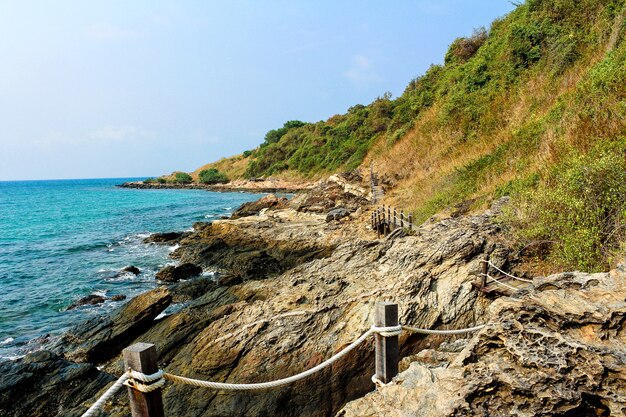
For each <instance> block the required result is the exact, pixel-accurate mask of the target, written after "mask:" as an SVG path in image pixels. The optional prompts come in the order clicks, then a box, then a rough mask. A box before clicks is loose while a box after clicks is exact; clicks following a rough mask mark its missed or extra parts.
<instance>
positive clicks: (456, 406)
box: [0, 175, 626, 417]
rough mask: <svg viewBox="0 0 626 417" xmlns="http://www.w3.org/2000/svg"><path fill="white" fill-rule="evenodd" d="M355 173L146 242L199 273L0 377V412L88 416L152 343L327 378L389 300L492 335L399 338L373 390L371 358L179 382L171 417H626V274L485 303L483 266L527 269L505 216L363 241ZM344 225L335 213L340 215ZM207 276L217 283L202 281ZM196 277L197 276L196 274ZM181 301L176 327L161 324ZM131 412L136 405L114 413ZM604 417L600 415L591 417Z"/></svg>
mask: <svg viewBox="0 0 626 417" xmlns="http://www.w3.org/2000/svg"><path fill="white" fill-rule="evenodd" d="M368 198H369V196H368V193H367V191H366V189H365V188H364V187H363V186H362V179H361V178H359V177H358V176H356V177H355V176H349V175H345V176H333V177H331V178H330V179H329V180H327V181H324V182H320V183H318V184H316V185H315V186H313V187H311V188H310V189H308V190H307V192H306V193H301V194H298V195H296V196H295V197H294V198H292V199H291V200H286V199H282V198H280V197H275V196H267V197H264V198H263V199H261V200H259V201H257V202H255V203H247V204H246V205H244V206H242V207H241V208H240V209H239V210H238V211H236V212H235V214H234V215H233V216H232V217H231V218H230V219H224V220H217V221H214V222H212V223H196V224H194V227H193V231H188V232H182V233H171V234H162V235H158V236H152V237H150V238H148V242H150V243H149V244H162V243H167V244H172V243H177V244H178V249H177V250H176V251H174V252H173V253H172V257H173V258H174V259H175V260H177V261H178V262H179V266H180V267H182V266H184V265H192V266H194V267H195V269H194V268H191V267H190V266H186V267H185V268H183V269H184V271H181V273H182V272H185V273H186V274H187V275H181V276H179V278H180V277H182V276H184V278H183V279H182V280H180V279H176V276H177V274H176V272H175V271H174V270H168V271H167V276H168V277H172V278H171V279H169V278H168V279H167V280H166V281H167V282H165V281H164V282H163V285H161V286H159V287H158V288H156V289H155V290H152V291H149V292H147V293H144V294H142V295H140V296H138V297H135V298H133V299H132V300H130V301H129V302H128V303H126V304H125V305H124V306H122V307H120V308H119V309H118V310H117V311H115V312H114V313H112V314H111V315H108V316H103V317H98V318H95V319H91V320H90V321H87V322H85V323H80V324H78V325H76V326H75V327H74V328H72V329H71V330H69V331H68V332H67V333H66V334H65V335H64V336H63V337H62V338H61V340H58V341H56V342H55V343H54V344H53V345H51V346H46V348H45V349H44V350H41V351H38V352H34V353H31V354H29V355H27V356H26V357H25V358H23V359H20V360H17V361H14V362H6V363H1V364H0V375H3V378H2V379H1V380H0V415H5V414H6V415H11V416H26V415H28V416H57V415H58V416H61V415H63V416H79V415H81V414H82V412H84V411H85V410H86V408H87V407H88V406H89V405H90V404H91V403H92V402H93V401H94V399H95V398H97V396H98V395H100V394H102V393H103V392H104V390H105V388H106V386H107V384H109V383H110V382H111V381H113V380H114V379H115V378H116V376H117V375H120V374H121V373H122V372H123V365H122V360H121V357H120V352H121V350H122V349H123V348H124V347H126V346H128V345H130V344H132V343H135V342H139V341H142V342H148V343H154V344H155V345H156V346H157V352H158V360H159V364H160V366H161V367H162V368H163V369H166V370H167V371H168V372H171V373H175V374H178V375H183V376H189V377H194V378H200V379H210V380H214V381H223V382H237V383H243V382H261V381H267V380H273V379H277V378H282V377H286V376H289V375H292V374H295V373H298V372H301V371H303V370H305V369H309V368H311V367H312V366H315V365H317V364H319V363H320V362H321V361H323V360H324V359H326V358H328V357H330V356H332V355H333V354H334V353H336V352H337V351H339V350H340V349H342V348H343V347H345V346H346V345H348V344H349V343H350V342H352V341H353V340H355V339H356V338H357V337H359V336H360V335H361V334H362V333H364V332H365V331H366V330H367V329H368V328H369V327H370V326H371V324H372V321H373V313H374V306H375V304H376V302H377V301H394V302H397V303H398V304H399V305H400V321H401V322H403V323H407V324H411V325H413V326H416V327H421V328H434V329H441V328H463V327H470V326H474V325H476V324H487V326H486V327H485V328H484V329H482V330H481V331H480V332H479V333H478V334H469V335H465V336H440V335H428V336H424V335H416V334H408V333H403V334H402V336H401V337H400V343H401V356H402V357H403V358H404V359H403V360H402V363H401V371H402V373H401V374H400V375H399V376H398V377H397V378H396V380H395V381H394V382H393V383H392V384H390V385H387V386H385V387H382V388H380V389H379V390H376V391H374V385H373V384H372V382H371V380H370V377H371V375H372V373H373V364H374V361H373V346H372V343H365V344H363V345H361V346H359V347H358V348H357V349H356V350H354V351H353V352H351V353H350V354H349V355H348V356H346V357H344V358H342V359H341V360H340V361H338V362H336V363H335V364H334V365H333V366H332V367H331V368H329V369H327V370H324V371H321V372H320V373H318V374H314V375H312V376H311V377H309V378H307V379H306V380H303V381H299V382H296V383H294V384H292V385H288V386H284V387H281V388H276V389H272V390H263V391H258V392H216V391H210V390H204V389H201V388H195V387H189V386H186V385H177V384H168V385H166V387H165V389H164V391H163V398H164V406H165V413H166V415H168V416H182V417H185V416H189V417H191V416H207V417H208V416H241V415H246V416H265V415H276V416H316V417H317V416H320V417H321V416H331V415H340V416H345V417H348V416H381V415H385V416H408V415H411V416H461V415H490V416H500V415H502V416H504V415H521V416H531V415H537V414H542V415H554V416H565V415H609V414H601V413H605V412H607V410H608V412H610V413H611V414H610V415H623V411H621V410H624V409H625V407H626V388H624V387H626V361H625V360H624V358H626V348H625V347H624V343H623V334H624V331H625V329H626V327H625V326H624V318H625V317H626V302H625V301H624V300H625V299H626V294H625V293H624V289H623V288H626V285H624V284H626V269H619V268H618V269H616V270H614V271H611V272H610V273H604V274H580V273H566V274H558V275H554V276H550V277H544V278H541V277H540V278H535V279H534V281H533V283H532V285H529V286H527V287H525V288H524V289H521V290H519V291H517V292H515V293H513V294H512V295H511V296H509V297H500V296H498V295H494V294H485V293H483V292H481V291H478V290H477V288H476V282H477V281H479V280H480V274H481V272H482V271H483V260H484V259H485V258H487V257H488V258H489V259H490V260H491V262H493V263H494V265H497V266H498V267H499V268H504V269H506V270H508V271H514V270H515V267H516V265H518V263H519V262H520V259H518V258H517V252H516V251H515V250H514V249H513V248H511V247H510V246H509V245H508V244H507V242H508V241H507V239H506V235H505V234H504V233H503V231H502V230H501V229H500V226H499V225H498V222H497V221H496V217H497V215H498V213H499V210H500V207H501V204H502V203H503V202H498V204H494V206H493V207H492V209H490V210H487V211H486V212H484V213H481V214H476V215H462V216H456V217H453V218H445V219H433V220H431V221H428V222H426V223H425V224H423V225H422V226H420V227H419V228H418V229H417V230H416V231H413V233H411V234H409V235H408V236H398V235H395V236H393V237H390V238H387V239H385V238H383V239H378V238H377V236H376V233H374V232H373V231H372V230H371V229H370V228H368V226H367V225H368V219H369V210H371V205H370V204H369V201H368ZM339 209H340V210H343V211H342V213H343V214H345V215H341V216H335V215H331V216H329V213H330V212H332V211H333V210H339ZM198 268H199V269H204V270H212V271H217V272H218V273H217V274H216V276H215V277H207V276H198V277H195V278H193V277H191V276H192V275H193V273H194V271H195V272H197V271H198ZM189 271H191V272H189ZM172 304H176V305H177V306H179V308H178V309H177V310H176V311H174V312H172V313H169V314H164V311H166V309H167V308H168V307H169V306H171V305H172ZM104 413H105V414H106V415H110V416H124V415H128V400H127V397H126V395H125V393H122V394H118V395H116V396H115V397H114V398H113V399H112V400H111V401H109V402H108V403H107V404H106V407H105V410H104ZM593 413H595V414H593Z"/></svg>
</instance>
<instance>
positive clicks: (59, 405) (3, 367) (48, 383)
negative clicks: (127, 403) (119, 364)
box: [0, 350, 115, 417]
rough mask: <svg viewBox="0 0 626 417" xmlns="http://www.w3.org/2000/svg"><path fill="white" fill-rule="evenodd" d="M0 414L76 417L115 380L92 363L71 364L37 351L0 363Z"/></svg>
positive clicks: (46, 352) (22, 416) (51, 354)
mask: <svg viewBox="0 0 626 417" xmlns="http://www.w3.org/2000/svg"><path fill="white" fill-rule="evenodd" d="M0 376H1V377H0V415H1V416H7V417H8V416H12V417H27V416H28V417H47V416H55V415H58V416H68V417H74V416H76V417H78V416H80V415H82V414H83V413H84V412H85V411H87V408H86V407H85V406H82V405H81V404H82V403H83V402H92V401H93V400H94V399H95V398H97V396H98V394H99V393H100V392H99V391H100V390H101V388H102V387H104V386H105V385H106V384H108V383H109V382H111V381H113V380H114V379H115V378H114V377H113V376H112V375H109V374H107V373H105V372H101V371H99V370H98V369H96V367H95V366H94V365H91V364H77V363H74V362H70V361H68V360H65V359H63V358H60V357H59V356H57V355H55V354H53V353H52V352H49V351H46V350H40V351H38V352H34V353H29V354H28V355H26V356H25V357H24V358H22V359H18V360H17V361H8V362H1V363H0Z"/></svg>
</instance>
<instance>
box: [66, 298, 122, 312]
mask: <svg viewBox="0 0 626 417" xmlns="http://www.w3.org/2000/svg"><path fill="white" fill-rule="evenodd" d="M125 299H126V296H125V295H123V294H117V295H114V296H112V297H108V298H107V297H105V296H102V295H99V294H90V295H87V296H85V297H82V298H80V299H78V300H76V301H74V302H73V303H72V304H70V305H69V306H68V307H67V308H66V309H65V310H74V309H76V308H78V307H82V306H93V305H98V304H102V303H104V302H105V301H107V300H108V301H122V300H125Z"/></svg>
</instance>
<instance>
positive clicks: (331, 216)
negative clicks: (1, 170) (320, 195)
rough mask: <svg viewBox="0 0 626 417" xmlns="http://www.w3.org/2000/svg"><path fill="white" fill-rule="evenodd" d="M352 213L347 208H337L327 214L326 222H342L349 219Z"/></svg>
mask: <svg viewBox="0 0 626 417" xmlns="http://www.w3.org/2000/svg"><path fill="white" fill-rule="evenodd" d="M349 215H350V212H349V211H348V210H347V209H346V208H345V207H336V208H334V209H332V210H331V211H329V212H328V213H326V222H327V223H328V222H331V221H333V220H341V219H343V218H344V217H348V216H349Z"/></svg>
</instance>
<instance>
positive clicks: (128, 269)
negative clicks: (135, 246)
mask: <svg viewBox="0 0 626 417" xmlns="http://www.w3.org/2000/svg"><path fill="white" fill-rule="evenodd" d="M120 272H121V273H124V272H129V273H131V274H134V275H139V274H140V273H141V271H140V270H139V268H137V267H136V266H134V265H129V266H126V267H124V268H122V270H121V271H120Z"/></svg>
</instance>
